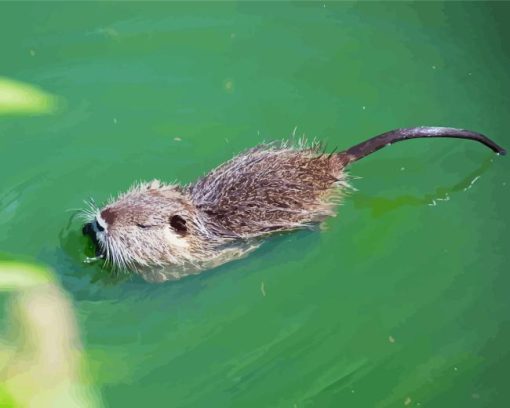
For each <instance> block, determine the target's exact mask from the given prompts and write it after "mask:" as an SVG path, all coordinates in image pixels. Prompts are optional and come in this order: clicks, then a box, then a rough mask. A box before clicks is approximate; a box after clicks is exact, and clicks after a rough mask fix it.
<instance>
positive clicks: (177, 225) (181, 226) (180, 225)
mask: <svg viewBox="0 0 510 408" xmlns="http://www.w3.org/2000/svg"><path fill="white" fill-rule="evenodd" d="M170 226H171V227H172V228H173V229H174V230H175V231H176V232H177V233H178V234H179V235H186V233H187V232H188V227H186V220H185V219H184V218H182V217H181V216H180V215H172V216H171V217H170Z"/></svg>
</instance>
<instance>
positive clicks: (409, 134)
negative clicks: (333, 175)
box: [337, 126, 506, 166]
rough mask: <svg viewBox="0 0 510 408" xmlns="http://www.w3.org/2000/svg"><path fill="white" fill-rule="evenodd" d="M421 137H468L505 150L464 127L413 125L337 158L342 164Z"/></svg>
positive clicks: (361, 145) (354, 148) (355, 147)
mask: <svg viewBox="0 0 510 408" xmlns="http://www.w3.org/2000/svg"><path fill="white" fill-rule="evenodd" d="M422 137H427V138H428V137H449V138H455V139H468V140H474V141H476V142H479V143H482V144H484V145H485V146H487V147H488V148H489V149H491V150H493V151H494V152H496V153H498V154H500V155H505V154H506V150H505V149H503V148H502V147H501V146H499V145H498V144H496V143H495V142H493V141H492V140H491V139H489V138H488V137H487V136H484V135H482V134H480V133H476V132H471V131H469V130H464V129H455V128H449V127H425V126H424V127H415V128H405V129H395V130H392V131H390V132H386V133H382V134H380V135H378V136H375V137H373V138H371V139H368V140H366V141H364V142H362V143H359V144H357V145H355V146H353V147H351V148H350V149H347V150H345V151H343V152H340V153H338V156H337V157H338V159H339V160H340V161H341V162H342V164H343V165H344V166H346V165H348V164H350V163H353V162H355V161H358V160H360V159H362V158H363V157H365V156H368V155H369V154H372V153H374V152H376V151H377V150H379V149H382V148H383V147H384V146H389V145H391V144H392V143H396V142H401V141H402V140H408V139H418V138H422Z"/></svg>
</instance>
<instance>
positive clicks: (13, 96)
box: [0, 77, 57, 115]
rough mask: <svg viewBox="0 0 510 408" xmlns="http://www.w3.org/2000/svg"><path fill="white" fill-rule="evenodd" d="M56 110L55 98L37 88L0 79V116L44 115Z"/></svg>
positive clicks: (11, 80)
mask: <svg viewBox="0 0 510 408" xmlns="http://www.w3.org/2000/svg"><path fill="white" fill-rule="evenodd" d="M56 109H57V97H56V96H54V95H52V94H50V93H48V92H46V91H44V90H42V89H40V88H38V87H37V86H34V85H31V84H27V83H24V82H20V81H16V80H13V79H10V78H6V77H0V115H5V114H36V115H37V114H46V113H52V112H54V111H55V110H56Z"/></svg>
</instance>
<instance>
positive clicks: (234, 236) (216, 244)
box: [83, 127, 505, 280]
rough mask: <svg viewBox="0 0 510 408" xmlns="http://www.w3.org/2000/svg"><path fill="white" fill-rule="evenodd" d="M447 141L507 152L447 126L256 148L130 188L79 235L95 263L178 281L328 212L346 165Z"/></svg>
mask: <svg viewBox="0 0 510 408" xmlns="http://www.w3.org/2000/svg"><path fill="white" fill-rule="evenodd" d="M424 137H449V138H459V139H469V140H475V141H478V142H480V143H482V144H484V145H486V146H487V147H489V148H490V149H492V150H493V151H494V152H496V153H498V154H501V155H503V154H505V150H504V149H503V148H501V147H500V146H498V145H497V144H496V143H494V142H493V141H492V140H490V139H488V138H487V137H486V136H483V135H481V134H479V133H475V132H471V131H468V130H462V129H454V128H446V127H417V128H408V129H396V130H393V131H391V132H387V133H383V134H381V135H378V136H376V137H373V138H371V139H369V140H367V141H365V142H363V143H360V144H358V145H355V146H353V147H351V148H350V149H347V150H345V151H342V152H338V153H329V154H328V153H324V152H323V151H321V146H320V145H319V144H317V143H313V144H312V145H310V146H306V145H305V144H303V143H298V144H297V145H290V144H288V143H285V142H280V143H270V144H264V145H261V146H258V147H255V148H252V149H250V150H247V151H245V152H244V153H241V154H240V155H238V156H236V157H234V158H233V159H231V160H230V161H228V162H226V163H224V164H222V165H220V166H219V167H217V168H216V169H214V170H212V171H211V172H210V173H208V174H206V175H205V176H204V177H202V178H201V179H199V180H198V181H197V182H195V183H192V184H190V185H187V186H180V185H174V184H164V183H161V182H159V181H158V180H154V181H152V182H150V183H141V184H137V185H135V186H133V187H132V188H131V189H130V190H129V191H128V192H126V193H124V194H121V195H120V196H119V197H117V198H116V199H114V200H112V201H110V202H109V203H108V204H106V205H105V206H104V207H103V208H102V209H99V208H97V207H96V206H95V205H91V208H90V209H89V210H87V211H86V212H85V215H86V217H87V221H88V222H87V223H86V224H85V226H84V227H83V233H84V234H86V235H90V236H91V237H92V239H93V241H94V244H95V247H96V255H97V258H98V259H99V258H102V259H104V260H105V263H106V264H110V265H111V266H112V267H113V268H114V269H118V270H131V271H135V272H138V273H140V274H141V275H142V276H144V277H145V278H146V279H149V280H167V279H179V278H181V277H183V276H186V275H189V274H191V273H196V272H199V271H202V270H204V269H207V268H210V267H213V266H216V265H219V264H222V263H224V262H227V261H229V260H232V259H234V258H239V257H240V256H242V255H244V254H246V253H247V252H248V251H250V250H252V249H255V248H256V247H257V246H258V245H259V244H260V238H261V237H264V236H266V235H268V234H271V233H275V232H278V231H289V230H293V229H298V228H305V227H310V226H313V225H317V224H319V223H321V222H322V221H323V220H324V219H325V218H326V217H329V216H333V215H335V206H336V205H337V204H338V202H339V200H340V199H341V197H342V192H343V191H344V190H345V188H347V187H348V184H347V180H346V173H345V168H346V166H348V165H349V164H351V163H353V162H355V161H357V160H359V159H361V158H363V157H365V156H367V155H369V154H371V153H373V152H375V151H377V150H379V149H381V148H382V147H384V146H388V145H390V144H392V143H396V142H399V141H402V140H408V139H414V138H424Z"/></svg>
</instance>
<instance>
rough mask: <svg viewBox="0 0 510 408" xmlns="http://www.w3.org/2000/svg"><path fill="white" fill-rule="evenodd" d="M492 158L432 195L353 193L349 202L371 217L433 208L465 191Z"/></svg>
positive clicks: (487, 166) (480, 174)
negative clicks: (408, 207)
mask: <svg viewBox="0 0 510 408" xmlns="http://www.w3.org/2000/svg"><path fill="white" fill-rule="evenodd" d="M493 160H494V159H493V157H492V156H491V157H489V158H487V159H486V160H485V161H484V162H483V163H482V165H481V166H480V167H479V168H478V169H476V170H475V171H473V172H471V173H470V174H468V175H467V176H466V177H464V179H462V180H461V181H460V182H458V183H456V184H454V185H453V186H450V187H438V188H436V190H435V191H434V192H433V193H430V194H425V195H424V196H422V197H416V196H412V195H403V196H400V197H396V198H386V197H373V196H369V195H368V194H363V193H358V192H356V193H354V194H352V196H351V197H350V201H352V202H353V203H354V206H355V207H356V208H360V209H370V210H371V212H372V216H374V217H381V216H383V215H385V214H387V213H388V212H390V211H393V210H396V209H399V208H401V207H405V206H413V207H421V206H423V205H429V206H435V205H437V203H438V202H440V201H448V200H450V197H451V195H452V194H453V193H458V192H461V191H467V190H469V189H470V188H471V186H473V184H474V183H475V182H476V181H477V180H478V179H479V178H480V177H481V176H482V174H483V173H485V172H486V171H487V169H489V167H491V165H492V162H493Z"/></svg>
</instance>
